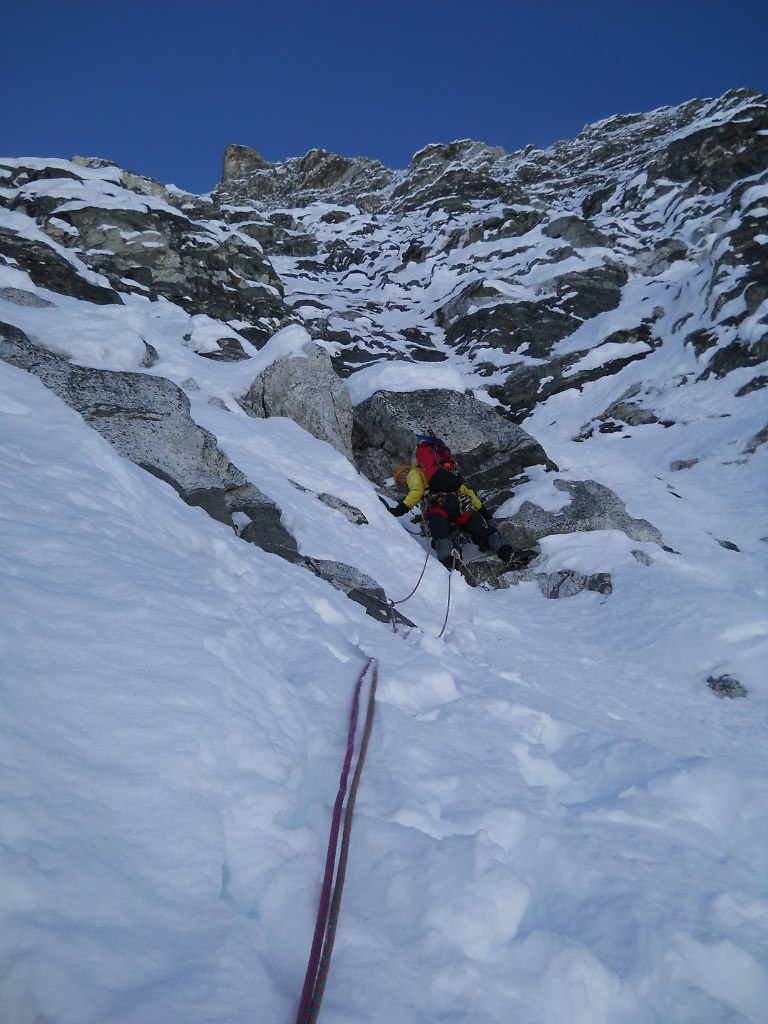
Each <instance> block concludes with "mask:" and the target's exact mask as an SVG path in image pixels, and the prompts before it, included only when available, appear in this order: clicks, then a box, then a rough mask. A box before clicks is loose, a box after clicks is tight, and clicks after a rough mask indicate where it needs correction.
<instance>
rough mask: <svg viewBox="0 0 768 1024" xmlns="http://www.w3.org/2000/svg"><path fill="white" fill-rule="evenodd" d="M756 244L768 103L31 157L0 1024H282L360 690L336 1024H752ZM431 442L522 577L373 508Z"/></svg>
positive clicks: (0, 289) (12, 177) (11, 516)
mask: <svg viewBox="0 0 768 1024" xmlns="http://www.w3.org/2000/svg"><path fill="white" fill-rule="evenodd" d="M767 216H768V98H766V97H764V96H760V95H758V94H756V93H751V92H748V91H746V90H739V91H734V92H731V93H728V94H726V95H725V96H723V97H721V98H720V99H717V100H696V101H692V102H691V103H688V104H684V105H683V106H680V107H675V108H665V109H662V110H658V111H654V112H651V113H648V114H638V115H633V116H623V117H616V118H611V119H609V120H607V121H604V122H601V123H600V124H597V125H592V126H589V127H587V128H585V129H584V131H583V132H582V133H581V134H580V135H579V136H578V137H577V138H576V139H574V140H572V141H568V142H561V143H558V144H556V145H555V146H553V147H552V148H551V149H548V150H536V149H534V148H532V147H528V149H526V150H524V151H522V152H520V153H515V154H506V153H504V152H502V151H501V150H498V149H493V148H491V147H488V146H485V145H483V144H481V143H477V142H471V141H462V142H454V143H451V144H450V145H435V146H429V147H427V148H426V149H425V150H423V151H421V152H420V153H418V154H416V156H415V157H414V158H413V160H412V162H411V164H410V166H409V167H408V168H407V169H406V170H404V171H393V170H390V169H388V168H385V167H383V166H381V165H379V164H377V163H375V162H373V161H370V160H366V159H364V158H360V159H356V160H350V159H346V158H343V157H340V156H337V155H334V154H330V153H325V152H322V151H317V150H315V151H312V152H310V153H308V154H307V155H306V156H305V157H303V158H300V159H295V160H289V161H286V162H285V163H282V164H271V163H269V162H267V161H265V160H263V159H262V158H261V157H260V156H259V154H258V153H257V152H256V151H255V150H252V149H248V148H246V147H242V146H231V147H229V149H228V150H227V153H226V154H225V158H224V168H223V177H222V182H221V184H220V185H219V186H218V187H217V188H216V189H215V190H214V191H213V192H212V193H211V194H210V195H207V196H191V195H188V194H186V193H183V192H180V191H179V190H178V189H176V188H175V187H173V186H170V185H165V184H163V183H160V182H156V181H153V180H151V179H148V178H146V177H143V176H141V175H140V174H137V173H135V172H130V171H126V170H123V169H121V168H118V167H116V166H114V165H112V164H111V163H109V162H108V161H106V160H101V159H92V158H79V157H75V158H73V160H71V161H67V160H54V159H51V160H43V159H31V158H28V159H25V158H7V159H2V160H0V356H2V361H0V378H2V384H3V386H2V389H1V390H0V417H1V418H2V438H3V444H2V448H1V449H0V457H1V458H2V460H3V474H2V476H3V480H4V482H5V483H4V487H3V502H2V505H1V506H0V512H1V514H2V517H3V531H2V537H3V545H2V550H3V560H2V563H1V566H0V572H1V573H2V581H3V587H2V593H3V617H2V623H3V624H2V629H1V630H0V637H2V651H3V655H2V663H3V667H4V672H3V676H4V684H3V688H2V690H1V691H0V729H2V735H3V742H2V744H1V745H0V758H2V764H3V768H4V772H3V775H4V786H3V801H2V804H0V806H1V807H2V812H1V813H0V843H1V844H2V845H0V856H2V864H3V876H4V883H3V886H2V888H1V889H0V892H2V895H0V914H2V920H3V928H2V933H1V934H2V939H0V1022H2V1024H54V1022H55V1024H106V1022H109V1024H165V1022H168V1024H171V1022H174V1024H175V1022H177V1021H179V1020H181V1019H183V1020H185V1022H188V1024H209V1022H212V1021H231V1022H240V1021H245V1020H253V1019H255V1020H258V1021H265V1022H266V1021H277V1020H292V1019H293V1018H294V1017H295V1014H296V1009H297V1006H298V999H299V994H300V992H301V986H302V982H303V977H304V970H305V967H306V962H307V955H308V953H309V947H310V943H311V940H312V931H313V928H314V922H315V913H316V909H317V901H318V897H319V889H320V881H321V878H322V873H323V867H324V859H325V843H326V840H327V835H328V829H329V825H330V819H331V809H332V806H333V802H334V799H335V797H336V792H337V788H338V777H339V772H340V770H341V763H342V760H343V757H344V750H345V746H346V733H347V726H348V719H349V709H350V702H351V699H352V690H353V687H354V685H355V681H356V679H357V677H358V675H359V673H360V670H361V669H362V667H363V665H364V664H365V662H366V659H367V658H369V657H372V658H374V659H375V660H376V663H377V665H378V671H379V687H378V694H377V705H376V717H375V720H374V728H373V734H372V737H371V741H370V745H369V749H368V756H367V761H366V765H365V771H364V774H363V778H362V785H361V789H360V793H359V796H358V801H357V809H356V813H355V819H354V830H353V835H352V847H351V854H350V861H349V868H348V874H347V881H346V888H345V894H344V904H343V911H342V916H341V921H340V924H339V930H338V936H337V940H336V948H335V952H334V958H333V963H332V967H331V972H330V977H329V981H328V986H327V990H326V995H325V1001H324V1003H323V1008H322V1011H321V1019H323V1018H324V1017H327V1018H328V1019H329V1020H331V1019H332V1020H334V1021H338V1022H349V1024H352V1022H359V1021H363V1020H365V1021H371V1022H379V1021H381V1022H384V1021H386V1022H387V1024H411V1022H416V1021H418V1022H424V1021H430V1022H431V1021H435V1022H437V1021H441V1022H442V1021H445V1022H448V1021H452V1022H467V1024H469V1022H471V1024H482V1022H493V1024H497V1022H504V1021H507V1020H520V1021H530V1022H534V1021H535V1022H537V1024H538V1022H547V1024H549V1022H552V1024H558V1022H561V1021H562V1022H566V1021H567V1022H569V1024H570V1022H572V1021H589V1022H590V1024H593V1022H594V1024H599V1022H605V1024H609V1022H610V1024H614V1022H615V1024H644V1022H648V1024H651V1022H658V1021H664V1022H665V1024H683V1022H689V1021H693V1020H695V1021H696V1022H697V1024H724V1022H729V1024H736V1022H750V1024H759V1022H760V1021H761V1020H763V1019H764V1012H765V1011H764V1007H765V1006H766V1005H768V969H766V948H767V940H768V893H766V886H765V880H766V878H767V877H768V817H767V816H766V810H765V808H766V806H767V804H766V796H768V771H767V770H766V763H768V762H767V761H766V753H768V751H767V746H768V744H767V743H766V739H767V738H768V727H767V726H766V720H765V709H766V703H767V701H768V678H767V677H766V671H765V664H766V653H767V652H766V636H768V614H767V613H766V597H767V596H768V585H766V579H768V576H767V575H766V562H767V559H766V546H767V544H766V542H767V541H768V526H767V525H766V522H765V505H766V501H765V499H766V482H767V480H766V444H765V442H766V439H767V438H768V433H767V428H768V414H767V410H766V402H765V394H766V391H765V386H766V384H767V383H768V375H766V372H765V367H764V364H765V360H766V356H767V355H768V341H767V338H768V260H767V259H766V251H768V250H767V249H766V246H768V229H767V228H766V219H765V218H766V217H767ZM427 427H434V428H435V429H437V430H438V431H439V432H441V433H443V434H444V435H445V436H446V438H447V440H449V442H450V443H451V444H452V446H453V447H454V449H455V450H456V451H457V452H458V453H459V454H460V456H461V457H462V463H463V466H464V468H465V470H466V472H467V475H468V478H469V482H470V483H471V484H476V485H477V488H478V490H479V492H480V494H481V496H482V497H483V498H484V500H485V501H486V502H487V504H488V505H489V507H490V508H491V510H492V511H494V513H495V519H496V522H497V523H498V525H499V527H500V529H501V530H502V531H503V532H504V533H505V534H506V535H507V537H508V538H509V539H510V541H511V542H512V543H513V544H514V545H515V546H517V547H520V548H522V547H531V546H535V550H536V551H537V555H536V558H535V559H534V560H533V561H532V562H531V564H530V565H529V566H528V567H527V568H524V569H521V570H520V571H506V572H505V571H504V568H503V566H501V565H500V564H499V563H498V561H497V560H496V559H495V558H493V557H490V556H483V555H481V553H480V552H478V551H477V550H476V549H473V548H467V549H466V551H465V557H466V558H467V561H468V563H469V566H470V570H471V571H472V572H473V574H474V575H475V576H476V578H477V579H478V580H480V583H481V585H480V586H478V587H476V588H471V587H469V586H468V585H467V584H466V583H465V581H464V580H463V579H461V578H459V577H456V576H455V574H454V576H450V577H449V575H448V574H447V573H446V572H445V570H444V569H443V567H442V566H441V565H440V564H439V563H438V562H437V561H436V560H434V558H431V557H429V556H428V552H429V548H428V544H427V541H426V540H425V539H424V538H422V537H420V536H419V531H418V525H417V524H416V523H412V522H410V521H408V520H407V519H406V520H405V521H403V520H395V519H393V518H392V517H390V516H389V515H388V513H387V511H386V510H385V509H384V508H383V507H382V503H381V501H380V500H379V499H380V497H381V496H382V495H384V496H387V495H389V496H390V497H394V491H393V490H392V486H391V485H392V481H391V472H392V469H393V467H394V466H395V465H397V464H398V463H401V462H403V461H405V460H407V459H408V458H409V456H410V453H411V450H412V446H413V436H414V432H416V431H418V430H420V429H424V428H427ZM146 470H149V472H146ZM180 497H181V498H182V499H183V501H182V500H179V499H180ZM422 569H423V570H424V574H423V578H422V581H421V583H420V584H419V586H418V588H417V589H416V592H415V593H414V594H413V596H412V597H411V598H409V600H408V601H406V602H405V603H403V604H399V605H398V606H397V608H398V617H399V622H398V625H397V631H394V630H393V628H392V625H391V623H390V621H389V612H388V601H389V600H395V601H397V600H399V599H401V598H404V597H405V596H406V595H408V594H409V593H410V592H411V591H412V590H413V588H414V586H415V585H416V583H417V581H418V580H419V577H420V573H421V572H422ZM552 598H560V599H559V600H553V599H552ZM729 698H732V699H729Z"/></svg>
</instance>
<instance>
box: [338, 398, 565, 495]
mask: <svg viewBox="0 0 768 1024" xmlns="http://www.w3.org/2000/svg"><path fill="white" fill-rule="evenodd" d="M427 430H433V431H434V432H435V433H436V434H438V435H439V436H440V437H442V438H444V440H445V441H446V443H447V444H448V445H449V446H450V448H451V450H452V451H453V452H454V454H455V455H456V456H457V458H458V459H459V461H460V464H461V467H462V472H463V474H464V477H465V479H466V481H467V483H468V485H469V486H470V487H472V488H473V489H474V490H479V489H482V490H483V491H490V492H491V493H492V494H494V495H498V494H500V493H503V492H504V491H505V490H506V489H508V488H509V482H510V480H511V479H512V478H513V477H514V476H516V475H517V474H519V473H520V472H521V471H522V470H523V469H524V468H525V467H526V466H534V465H547V464H550V460H549V458H548V457H547V453H546V452H545V451H544V449H543V448H542V447H541V445H540V444H539V443H538V442H537V441H536V440H535V439H534V438H533V437H531V435H530V434H528V433H526V431H524V430H523V429H522V428H521V427H518V426H517V425H516V424H514V423H511V422H510V421H509V420H506V419H504V418H503V417H502V416H500V415H499V414H498V413H496V412H495V411H494V410H493V409H492V408H491V407H490V406H488V405H486V404H485V403H483V402H480V401H478V400H477V399H475V398H472V397H471V396H470V395H463V394H460V393H459V392H456V391H445V390H433V391H413V392H406V393H403V394H400V393H394V392H389V391H377V392H376V394H374V395H371V397H370V398H368V399H366V400H365V401H364V402H361V403H360V405H358V406H357V407H356V408H355V413H354V424H353V437H352V443H353V448H354V451H355V457H356V460H357V462H358V464H359V466H360V467H361V469H362V471H363V472H364V473H365V474H366V476H369V477H370V478H371V479H372V480H375V481H378V482H379V483H383V482H384V480H386V479H387V478H388V477H389V476H391V474H392V470H393V468H394V467H395V466H396V465H399V464H402V463H405V462H410V461H411V459H412V456H413V451H414V448H415V445H416V434H423V433H424V432H425V431H427Z"/></svg>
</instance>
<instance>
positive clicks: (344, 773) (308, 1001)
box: [296, 658, 378, 1024]
mask: <svg viewBox="0 0 768 1024" xmlns="http://www.w3.org/2000/svg"><path fill="white" fill-rule="evenodd" d="M372 663H373V658H369V659H368V661H367V662H366V663H365V666H364V667H363V670H362V672H361V673H360V675H359V676H358V677H357V682H356V684H355V692H354V697H353V698H352V710H351V712H350V717H349V732H348V735H347V751H346V754H345V757H344V765H343V767H342V770H341V777H340V779H339V791H338V793H337V795H336V803H335V804H334V808H333V817H332V819H331V831H330V835H329V837H328V850H327V853H326V858H325V873H324V875H323V886H322V889H321V892H320V905H319V907H318V910H317V920H316V922H315V932H314V936H313V939H312V948H311V950H310V954H309V961H308V963H307V973H306V975H305V977H304V987H303V989H302V993H301V1000H300V1002H299V1011H298V1014H297V1016H296V1024H310V1022H311V1021H315V1020H316V1019H317V1014H318V1012H319V1009H320V1001H321V1000H322V995H323V989H324V986H325V978H326V977H327V974H328V966H329V963H330V955H331V950H332V948H333V940H332V939H331V941H330V945H328V928H329V927H330V926H331V923H332V935H333V936H334V937H335V931H336V923H337V921H338V908H339V905H340V904H341V889H342V888H343V884H344V882H343V879H344V872H345V871H346V861H347V851H348V848H349V833H350V830H351V825H352V808H351V807H350V806H349V803H348V804H347V814H346V816H345V819H344V832H345V846H343V847H342V857H343V870H342V872H341V886H339V875H338V872H337V877H336V887H335V888H334V892H333V902H334V904H335V916H334V918H333V921H332V922H331V921H330V919H329V911H330V909H331V906H332V902H331V886H332V884H333V874H334V865H335V864H336V850H337V847H338V842H339V829H340V826H341V809H342V805H343V803H344V797H345V795H346V792H347V780H348V778H349V769H350V767H351V765H352V754H353V751H354V746H355V733H356V731H357V718H358V711H359V708H360V691H361V689H362V685H363V680H364V679H365V676H366V673H367V672H368V669H369V668H370V666H371V664H372ZM377 678H378V672H377V670H376V669H374V673H373V678H372V682H371V692H370V695H369V698H368V713H367V715H366V720H365V730H366V731H365V733H364V735H363V742H362V745H361V748H360V754H359V755H358V761H357V767H356V769H355V776H354V781H353V786H354V787H355V795H356V792H357V783H359V781H360V773H361V772H362V762H363V759H364V757H365V750H366V749H367V747H368V737H369V736H370V729H371V724H372V722H373V708H374V701H375V696H376V682H377ZM350 799H351V800H352V806H353V807H354V798H353V796H350ZM339 865H340V867H341V865H342V861H341V860H340V862H339ZM337 892H338V896H337ZM324 935H325V945H326V946H327V947H328V951H327V957H325V954H324V957H325V958H324V965H323V974H322V978H320V976H319V973H318V972H319V969H320V963H321V949H322V947H323V937H324ZM315 1002H316V1003H317V1008H316V1009H314V1005H315Z"/></svg>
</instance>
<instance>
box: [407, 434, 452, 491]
mask: <svg viewBox="0 0 768 1024" xmlns="http://www.w3.org/2000/svg"><path fill="white" fill-rule="evenodd" d="M416 440H417V441H418V444H417V445H416V462H417V464H418V465H419V466H420V467H421V469H422V471H423V473H424V476H425V477H426V481H427V487H428V488H429V489H430V491H432V492H433V493H440V492H448V493H452V492H454V491H458V489H459V488H460V487H461V485H462V483H463V478H462V475H461V470H460V469H459V464H458V462H457V461H456V459H455V458H454V457H453V455H452V454H451V450H450V448H449V447H448V446H447V445H446V443H445V441H443V439H442V438H440V437H435V435H434V434H417V435H416Z"/></svg>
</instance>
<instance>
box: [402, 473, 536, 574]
mask: <svg viewBox="0 0 768 1024" xmlns="http://www.w3.org/2000/svg"><path fill="white" fill-rule="evenodd" d="M393 475H394V480H395V484H396V486H397V488H398V489H399V490H401V491H407V494H406V495H405V497H404V498H403V499H402V500H401V501H399V502H398V503H397V505H395V506H394V507H393V508H390V506H389V505H387V508H388V509H389V511H390V512H391V513H392V515H393V516H403V515H405V513H406V512H410V511H411V510H412V509H414V508H415V507H416V505H418V504H419V502H423V503H424V509H425V515H426V522H427V524H428V526H429V532H430V534H431V536H432V547H433V548H434V549H435V553H436V554H437V557H438V558H439V559H440V561H441V562H442V563H443V565H444V566H445V567H446V568H447V569H448V570H451V569H453V568H454V564H455V562H454V554H453V541H452V539H451V527H452V526H454V525H457V526H460V527H461V528H462V530H464V531H465V532H466V533H467V534H468V536H469V537H470V539H471V540H472V541H474V543H475V544H477V546H478V547H479V548H480V549H481V550H483V551H487V550H488V549H489V548H490V550H491V551H494V552H495V553H496V554H497V555H498V556H499V558H500V559H501V560H502V562H509V561H510V560H511V559H512V558H513V556H514V555H515V550H514V548H513V547H512V545H511V544H507V543H506V542H505V541H504V538H503V537H502V535H501V534H500V533H499V531H498V530H497V529H496V528H495V526H493V525H492V524H491V514H490V512H489V511H488V509H487V508H485V506H484V505H483V503H482V501H480V499H479V498H478V496H477V495H476V494H475V492H474V491H473V490H471V489H470V488H469V487H467V486H466V485H465V484H463V483H460V481H461V477H460V476H457V477H456V480H457V481H458V483H457V485H456V486H455V488H454V489H450V490H436V489H435V488H434V483H435V482H438V483H439V481H440V480H441V479H442V481H443V484H442V486H446V485H448V486H449V487H450V486H452V484H451V481H449V480H448V478H446V477H445V476H442V477H440V476H433V477H432V482H433V486H432V487H429V486H428V485H427V475H426V473H425V471H424V469H422V467H421V466H420V465H419V464H418V463H414V464H413V465H411V466H398V468H397V469H396V470H395V472H394V474H393ZM526 554H531V555H532V554H533V552H526ZM529 560H530V559H528V561H529ZM526 564H527V563H526Z"/></svg>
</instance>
